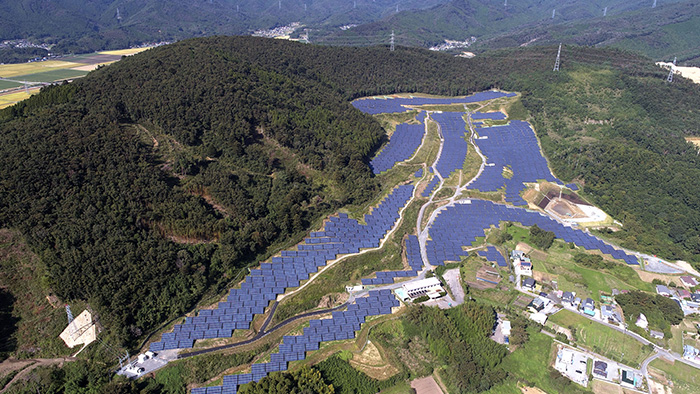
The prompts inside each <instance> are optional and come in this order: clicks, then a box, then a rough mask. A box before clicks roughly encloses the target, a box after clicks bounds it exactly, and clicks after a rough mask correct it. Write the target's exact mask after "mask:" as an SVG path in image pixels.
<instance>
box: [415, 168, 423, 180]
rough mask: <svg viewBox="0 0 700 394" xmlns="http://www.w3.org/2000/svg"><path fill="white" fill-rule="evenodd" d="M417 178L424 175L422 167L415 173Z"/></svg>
mask: <svg viewBox="0 0 700 394" xmlns="http://www.w3.org/2000/svg"><path fill="white" fill-rule="evenodd" d="M413 176H415V177H416V178H421V177H422V176H423V169H422V168H420V169H419V170H418V171H416V173H415V174H413Z"/></svg>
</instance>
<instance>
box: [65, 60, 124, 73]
mask: <svg viewBox="0 0 700 394" xmlns="http://www.w3.org/2000/svg"><path fill="white" fill-rule="evenodd" d="M115 62H117V60H115V61H113V62H107V63H100V64H86V65H83V66H78V67H73V68H71V70H77V71H92V70H97V67H99V66H106V65H108V64H112V63H115Z"/></svg>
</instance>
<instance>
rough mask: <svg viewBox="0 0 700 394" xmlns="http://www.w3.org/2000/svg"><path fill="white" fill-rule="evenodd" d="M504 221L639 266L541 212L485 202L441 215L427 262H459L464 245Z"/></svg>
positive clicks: (474, 202) (435, 224)
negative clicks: (519, 224)
mask: <svg viewBox="0 0 700 394" xmlns="http://www.w3.org/2000/svg"><path fill="white" fill-rule="evenodd" d="M500 221H506V222H517V223H521V224H522V225H523V226H528V227H529V226H533V225H535V224H536V225H538V226H539V227H540V228H542V229H544V230H547V231H551V232H553V233H554V234H555V235H556V237H557V238H560V239H563V240H564V241H566V242H573V243H574V244H576V245H578V246H580V247H582V248H585V249H587V250H593V249H597V250H600V251H601V252H603V253H605V254H609V255H611V256H612V257H614V258H616V259H620V260H624V261H625V262H626V263H627V264H631V265H637V264H639V262H638V259H637V258H636V257H635V256H633V255H628V254H627V253H625V252H624V251H622V250H618V249H615V248H613V247H612V246H610V245H608V244H606V243H605V242H603V241H601V240H600V239H598V238H596V237H594V236H592V235H590V234H589V233H586V232H583V231H581V230H577V229H573V228H571V227H566V226H564V225H562V224H561V223H559V222H557V221H555V220H553V219H551V218H549V217H547V216H544V215H542V214H540V213H538V212H534V211H530V210H527V209H522V208H514V207H511V206H507V205H501V204H495V203H493V202H490V201H482V200H472V201H471V203H468V204H456V205H454V206H451V207H448V208H446V209H445V210H443V211H441V212H440V213H439V214H438V216H437V218H436V219H435V221H434V222H433V224H432V225H431V227H430V230H429V231H430V238H431V239H430V240H429V241H428V242H427V243H426V249H427V254H428V261H427V262H426V263H429V264H431V265H443V264H444V263H445V261H459V260H460V256H465V255H466V253H467V252H464V251H463V250H462V246H466V245H471V244H472V243H473V242H474V241H476V238H477V237H483V236H484V229H486V228H489V227H490V226H492V225H498V223H499V222H500Z"/></svg>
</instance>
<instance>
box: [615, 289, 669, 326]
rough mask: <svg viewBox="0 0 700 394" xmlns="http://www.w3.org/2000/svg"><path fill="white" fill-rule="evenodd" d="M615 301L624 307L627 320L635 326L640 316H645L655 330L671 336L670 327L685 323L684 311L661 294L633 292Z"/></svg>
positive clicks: (620, 296) (616, 297)
mask: <svg viewBox="0 0 700 394" xmlns="http://www.w3.org/2000/svg"><path fill="white" fill-rule="evenodd" d="M615 301H617V303H618V304H620V306H621V307H622V311H623V312H624V313H625V319H626V320H627V321H628V322H629V323H630V326H632V324H634V323H635V322H636V321H637V319H638V318H639V315H640V314H642V313H643V314H644V316H646V318H647V320H648V321H649V326H650V327H651V328H653V329H657V330H662V331H664V332H666V334H667V335H669V334H670V328H671V327H670V326H672V325H677V324H680V322H682V321H683V310H682V309H681V307H680V306H679V305H678V303H676V301H674V300H673V299H671V298H667V297H664V296H662V295H660V294H648V293H644V292H641V291H631V292H629V293H627V294H620V295H617V296H615Z"/></svg>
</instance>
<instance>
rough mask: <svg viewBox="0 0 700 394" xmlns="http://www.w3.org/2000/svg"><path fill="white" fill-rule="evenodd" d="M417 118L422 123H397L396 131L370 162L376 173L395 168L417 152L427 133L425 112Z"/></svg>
mask: <svg viewBox="0 0 700 394" xmlns="http://www.w3.org/2000/svg"><path fill="white" fill-rule="evenodd" d="M416 119H417V120H418V121H419V122H420V124H406V123H401V124H399V125H396V131H394V134H392V135H391V139H389V142H388V143H387V144H386V146H384V148H383V149H382V150H381V151H380V152H379V154H378V155H377V156H375V157H374V159H372V160H371V161H370V162H369V165H370V167H372V171H373V172H374V174H375V175H377V174H381V173H382V172H384V171H387V170H389V169H391V168H393V167H394V165H395V164H396V163H400V162H402V161H405V160H408V159H410V158H411V156H413V154H414V153H415V152H416V150H417V149H418V147H419V146H420V144H421V141H423V135H424V134H425V125H424V124H423V120H424V119H425V113H423V112H421V113H420V114H419V115H418V116H417V117H416Z"/></svg>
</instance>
